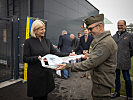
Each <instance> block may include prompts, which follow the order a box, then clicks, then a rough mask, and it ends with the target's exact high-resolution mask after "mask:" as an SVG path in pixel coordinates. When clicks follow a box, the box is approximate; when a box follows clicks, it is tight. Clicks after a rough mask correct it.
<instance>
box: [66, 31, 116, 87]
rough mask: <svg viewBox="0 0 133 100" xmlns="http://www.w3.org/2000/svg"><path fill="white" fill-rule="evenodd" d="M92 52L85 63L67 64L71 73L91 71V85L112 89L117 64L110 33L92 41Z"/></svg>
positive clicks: (114, 45)
mask: <svg viewBox="0 0 133 100" xmlns="http://www.w3.org/2000/svg"><path fill="white" fill-rule="evenodd" d="M92 45H93V47H92V52H91V53H90V56H89V58H88V59H86V60H85V61H82V62H80V63H73V64H67V65H66V68H68V69H71V71H88V70H92V71H93V73H92V81H93V83H96V84H100V85H103V86H107V87H110V88H113V87H114V85H115V70H116V64H117V45H116V43H115V41H114V40H113V38H112V37H111V34H110V32H109V31H108V32H103V33H102V34H100V35H99V36H98V37H97V38H95V39H94V41H93V44H92Z"/></svg>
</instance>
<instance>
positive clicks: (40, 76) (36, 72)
mask: <svg viewBox="0 0 133 100" xmlns="http://www.w3.org/2000/svg"><path fill="white" fill-rule="evenodd" d="M46 54H55V55H58V56H68V55H69V54H68V53H59V52H57V51H56V50H55V48H54V47H53V45H52V43H51V42H50V41H49V40H48V39H46V38H44V37H43V38H42V40H41V41H40V40H39V39H38V38H34V37H31V38H29V39H27V40H25V43H24V53H23V61H24V62H25V63H28V70H27V77H28V80H27V95H28V96H30V97H33V96H34V97H38V96H44V95H47V94H48V93H49V92H51V91H52V90H53V89H54V87H55V84H54V78H53V70H52V69H48V68H44V67H42V66H41V62H40V61H39V60H38V56H42V57H43V56H45V55H46Z"/></svg>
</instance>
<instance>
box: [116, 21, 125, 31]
mask: <svg viewBox="0 0 133 100" xmlns="http://www.w3.org/2000/svg"><path fill="white" fill-rule="evenodd" d="M117 28H118V31H119V32H123V31H125V29H126V25H125V24H124V21H119V22H118V24H117Z"/></svg>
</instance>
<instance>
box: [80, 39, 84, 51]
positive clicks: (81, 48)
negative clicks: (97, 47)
mask: <svg viewBox="0 0 133 100" xmlns="http://www.w3.org/2000/svg"><path fill="white" fill-rule="evenodd" d="M79 49H80V51H81V53H83V47H82V46H81V38H80V41H79Z"/></svg>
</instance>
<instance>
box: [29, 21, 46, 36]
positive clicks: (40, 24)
mask: <svg viewBox="0 0 133 100" xmlns="http://www.w3.org/2000/svg"><path fill="white" fill-rule="evenodd" d="M43 26H45V24H44V23H43V22H42V21H41V20H38V19H37V20H35V21H34V22H33V24H32V27H31V33H30V34H31V36H32V37H35V38H36V35H35V30H38V29H39V28H40V27H43Z"/></svg>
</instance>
